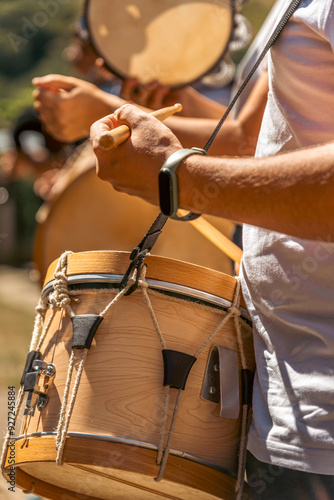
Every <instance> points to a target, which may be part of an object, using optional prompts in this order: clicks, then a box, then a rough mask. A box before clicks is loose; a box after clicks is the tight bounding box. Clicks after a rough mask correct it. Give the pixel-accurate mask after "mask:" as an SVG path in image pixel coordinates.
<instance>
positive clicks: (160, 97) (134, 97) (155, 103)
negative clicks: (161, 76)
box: [121, 78, 170, 109]
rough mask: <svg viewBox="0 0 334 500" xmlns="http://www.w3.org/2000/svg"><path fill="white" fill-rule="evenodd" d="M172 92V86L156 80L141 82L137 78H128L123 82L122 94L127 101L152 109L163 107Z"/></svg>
mask: <svg viewBox="0 0 334 500" xmlns="http://www.w3.org/2000/svg"><path fill="white" fill-rule="evenodd" d="M169 92H170V88H169V87H168V86H166V85H161V84H159V83H158V82H156V81H154V82H151V83H148V84H145V85H143V84H141V83H139V81H138V80H137V79H135V78H128V79H127V80H125V81H124V82H123V85H122V90H121V96H122V97H123V98H124V99H126V100H127V101H133V102H136V103H137V104H140V105H141V106H145V107H147V108H151V109H159V108H161V107H163V101H164V98H165V97H166V95H167V94H168V93H169Z"/></svg>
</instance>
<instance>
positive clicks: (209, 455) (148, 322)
mask: <svg viewBox="0 0 334 500" xmlns="http://www.w3.org/2000/svg"><path fill="white" fill-rule="evenodd" d="M77 255H78V257H81V258H83V261H82V263H81V264H80V261H79V263H78V261H75V257H76V256H75V255H74V257H73V256H71V257H72V264H71V260H70V265H69V268H68V274H69V275H73V276H76V273H77V270H78V268H81V269H82V273H85V272H86V268H87V267H88V268H90V269H91V271H92V272H93V271H96V272H102V271H103V272H104V273H105V271H106V269H107V268H108V269H109V270H110V273H113V274H114V273H116V274H122V273H124V271H125V269H126V266H127V259H128V254H123V253H113V252H108V254H107V253H105V252H101V253H99V252H98V253H94V252H92V253H87V254H84V253H83V254H77ZM71 257H70V258H71ZM105 257H106V258H105ZM94 260H95V262H96V265H95V266H92V265H91V262H93V261H94ZM106 260H107V268H106V264H105V262H106ZM111 263H112V264H111ZM147 263H148V269H147V276H148V278H150V279H152V278H163V280H166V279H168V277H169V280H170V281H171V282H174V283H175V282H176V284H178V282H179V283H181V282H183V283H184V281H186V284H187V286H189V285H190V286H191V287H193V286H194V284H195V283H196V280H197V282H201V281H203V278H204V277H205V276H207V275H208V273H207V270H205V269H203V268H199V267H198V268H197V266H191V265H189V264H187V265H185V264H184V263H180V262H176V261H171V260H169V259H164V258H159V257H153V256H152V257H148V259H147ZM53 268H54V266H53ZM157 269H159V275H158V276H157V274H156V273H157ZM51 274H52V273H50V274H49V276H51ZM185 276H187V278H186V280H185V279H184V278H185ZM48 279H49V278H48ZM92 281H93V279H92ZM219 282H220V285H223V286H220V289H224V288H225V290H224V292H226V291H227V292H226V293H225V297H226V296H227V300H231V298H232V296H233V293H234V289H235V285H236V280H235V279H233V278H232V277H230V276H224V275H222V274H221V273H214V272H213V274H212V284H211V285H208V283H205V284H204V286H203V288H204V289H208V288H213V289H215V288H216V287H217V284H218V283H219ZM222 282H223V283H222ZM73 286H74V285H73ZM86 286H87V288H86ZM115 293H116V291H114V290H110V289H106V288H98V289H95V288H94V287H93V286H90V285H89V283H87V284H85V288H84V289H82V290H78V291H76V292H75V295H74V297H75V298H77V299H79V301H80V302H79V303H77V304H75V303H73V304H72V308H73V311H74V313H75V314H99V313H100V312H101V311H102V310H103V309H104V308H105V307H106V305H107V304H108V303H109V302H110V300H111V299H112V297H113V296H114V295H115ZM150 298H151V301H152V305H153V309H154V311H155V314H156V316H157V319H158V322H159V325H160V328H161V331H162V332H163V336H164V338H165V342H166V344H167V348H168V349H175V350H179V351H182V352H186V353H188V354H194V352H196V350H197V349H198V347H199V346H200V345H201V344H202V343H203V342H204V341H205V340H206V338H207V337H208V336H209V335H210V333H211V332H212V331H214V329H215V328H216V326H217V324H218V323H219V322H220V321H221V320H222V318H223V316H224V314H226V313H222V311H220V310H218V309H216V308H214V307H210V306H208V305H207V304H206V305H204V304H197V303H194V302H192V301H188V300H184V299H182V300H181V299H176V298H174V297H166V296H165V295H162V294H161V293H160V294H159V293H157V292H152V293H151V294H150ZM50 314H51V310H49V311H48V312H47V316H46V318H45V324H46V323H47V321H48V318H49V316H50ZM241 332H242V337H243V340H244V343H245V351H246V357H247V360H248V365H249V366H250V367H253V365H254V359H253V351H252V336H251V328H250V326H249V325H248V324H247V322H245V321H242V322H241ZM71 342H72V327H71V321H70V318H69V316H68V315H67V314H65V313H64V311H62V312H60V311H59V312H57V314H56V316H55V318H54V319H53V321H52V324H51V327H50V330H49V332H48V335H47V337H46V339H45V341H44V343H43V346H42V349H41V352H42V358H43V360H44V361H46V362H53V363H54V364H55V366H56V369H57V374H56V378H55V381H54V385H53V386H52V387H51V388H50V390H49V392H48V395H49V398H50V400H49V403H48V405H47V407H46V408H45V410H43V411H42V412H41V413H39V412H38V411H36V413H35V416H34V417H33V418H32V419H31V422H30V424H29V428H28V436H30V437H29V442H30V443H31V444H29V446H31V449H32V450H34V447H35V446H37V444H38V442H41V441H42V440H43V439H49V440H50V438H51V439H52V440H54V431H55V429H56V428H57V425H58V419H59V412H60V404H61V401H62V396H63V393H64V386H65V380H66V373H67V368H68V363H69V357H70V351H71ZM213 344H215V345H221V346H225V347H228V348H229V349H233V350H235V351H237V352H238V347H237V339H236V332H235V326H234V322H233V320H232V319H231V320H229V321H228V323H227V324H226V325H225V326H224V328H223V329H222V331H221V332H220V333H219V334H218V335H217V336H216V337H215V338H214V340H213V341H211V342H210V343H209V344H208V346H207V347H206V348H205V349H204V351H203V352H202V353H201V354H200V355H199V356H198V359H197V361H196V362H195V364H194V366H193V368H192V370H191V372H190V375H189V378H188V381H187V385H186V388H185V391H184V392H183V394H182V399H181V405H180V409H179V413H178V417H177V423H176V427H175V431H174V436H173V441H172V454H171V457H170V458H171V460H172V463H173V459H175V456H174V457H173V454H174V455H175V453H176V454H177V452H180V454H181V455H182V454H186V455H188V456H190V457H195V458H196V460H197V461H199V463H202V464H205V466H207V465H208V464H209V463H210V464H211V465H210V467H212V469H215V468H218V469H220V468H222V469H225V470H227V471H230V473H232V474H233V473H235V472H236V462H237V454H238V446H239V438H240V419H237V420H233V419H222V418H221V417H219V408H218V406H217V405H214V404H212V403H210V402H208V401H205V400H202V399H201V398H200V392H201V386H202V382H203V378H204V372H205V369H206V363H207V359H208V354H209V351H210V348H211V346H212V345H213ZM239 361H240V360H239ZM74 375H75V373H74ZM162 380H163V363H162V355H161V345H160V342H159V340H158V337H157V333H156V331H155V329H154V327H153V323H152V319H151V317H150V314H149V311H148V309H147V305H146V304H145V301H144V299H143V296H142V293H141V292H140V291H136V292H134V293H133V294H132V295H130V296H129V297H122V298H121V299H120V301H119V302H117V304H116V305H115V306H114V308H113V309H112V310H111V311H110V312H109V313H108V315H107V316H106V317H105V319H104V320H103V322H102V323H101V325H100V326H99V328H98V332H97V334H96V336H95V338H94V340H93V343H92V346H91V349H90V350H89V352H88V356H87V359H86V362H85V368H84V373H83V376H82V379H81V383H80V387H79V391H78V394H77V398H76V402H75V406H74V410H73V414H72V417H71V422H70V426H69V437H68V438H67V444H66V446H68V447H70V446H71V445H72V442H73V443H75V441H76V439H77V437H78V436H81V437H86V438H87V439H86V441H85V452H84V454H85V457H84V458H82V456H81V455H82V452H81V455H80V456H81V462H80V463H81V465H80V463H79V464H77V465H78V466H79V467H80V466H81V467H83V466H84V465H87V464H90V465H93V466H94V467H104V468H105V467H107V469H108V470H110V468H115V469H117V470H121V471H122V470H127V468H128V467H129V465H128V464H129V459H128V454H127V452H124V450H123V451H122V453H121V452H120V451H119V449H118V448H117V446H116V449H115V447H113V443H112V442H109V443H107V444H108V446H109V451H108V453H107V457H108V459H107V463H108V465H107V464H106V462H105V461H104V462H103V460H102V463H101V462H100V463H99V459H98V456H96V455H94V450H96V449H99V446H101V445H102V444H103V442H105V441H106V440H107V439H111V440H112V439H113V438H116V440H117V439H121V440H124V441H128V442H134V443H146V444H147V443H148V444H149V445H153V447H157V445H158V442H159V436H160V429H161V416H162V407H163V395H164V388H163V386H162ZM231 383H233V381H231ZM234 383H235V381H234ZM173 392H174V394H173ZM175 392H176V391H172V393H171V402H170V407H171V409H172V407H173V402H174V401H175ZM169 416H170V412H169ZM34 433H42V434H41V435H38V434H34ZM43 434H45V436H44V437H43ZM89 439H91V440H90V441H89ZM36 442H37V444H36ZM29 446H28V448H27V449H23V451H22V450H20V449H19V448H18V452H17V464H18V465H19V469H20V470H21V472H23V473H26V474H29V475H31V476H32V477H34V475H35V474H36V475H37V479H41V477H40V476H41V474H43V468H42V469H41V468H40V467H41V463H43V459H41V457H36V456H33V454H32V455H29ZM130 451H131V453H133V452H134V449H133V446H132V448H131V450H130ZM141 452H142V450H141V445H140V444H139V445H138V458H139V460H138V462H137V465H136V468H135V469H134V470H133V469H132V470H131V472H135V473H137V474H144V475H148V476H149V475H151V476H152V475H153V474H152V470H151V469H150V470H148V469H146V470H145V468H144V470H143V469H142V464H141V463H140V458H141ZM32 453H33V452H32ZM55 455H56V453H55V450H54V452H53V455H52V453H51V455H50V453H49V452H48V453H46V456H47V458H48V460H47V462H48V464H49V465H48V466H47V467H48V471H49V472H50V471H51V472H52V475H54V477H55V478H56V479H55V482H54V483H53V485H57V486H58V487H59V486H61V473H59V466H57V465H56V464H55V463H54V467H55V469H54V470H53V469H52V468H50V467H51V464H50V463H49V462H50V457H52V460H51V462H54V461H55ZM92 456H94V461H93V464H92V463H91V462H90V459H91V457H92ZM39 460H41V462H40V463H39V465H38V464H37V465H36V464H35V462H39ZM196 460H195V462H196ZM21 461H22V462H21ZM65 461H66V448H65ZM24 462H26V464H24ZM184 462H186V463H187V459H184ZM154 466H155V464H154ZM155 467H156V466H155ZM41 471H42V472H41ZM157 471H158V468H157V467H156V471H155V472H157ZM167 472H168V466H167ZM59 474H60V476H59ZM65 476H66V474H65ZM178 476H179V481H180V483H181V485H182V486H183V487H185V485H186V481H185V482H183V480H182V472H180V470H179V471H178ZM167 477H168V475H167ZM202 480H203V481H204V482H205V476H203V478H202ZM50 482H51V484H52V479H51V480H50ZM163 482H164V481H163ZM220 486H221V485H220ZM202 487H203V488H204V491H205V487H204V486H202ZM64 489H66V486H64ZM66 491H67V490H66ZM187 494H188V495H189V493H188V492H187ZM191 495H193V493H192V494H191ZM96 497H98V498H100V496H98V495H96ZM217 497H218V498H225V497H220V496H218V495H217ZM50 498H57V497H56V496H50ZM69 498H72V497H69ZM101 498H109V497H101ZM120 498H127V497H120ZM173 498H182V499H183V498H184V499H188V498H192V496H187V495H186V494H185V495H184V496H175V497H173ZM199 498H201V499H202V498H203V499H204V498H212V497H211V496H208V497H205V496H203V497H199ZM226 498H232V497H226Z"/></svg>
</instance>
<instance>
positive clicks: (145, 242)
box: [121, 0, 301, 295]
mask: <svg viewBox="0 0 334 500" xmlns="http://www.w3.org/2000/svg"><path fill="white" fill-rule="evenodd" d="M300 1H301V0H292V2H291V3H290V4H289V6H288V8H287V9H286V11H285V12H284V14H283V16H282V18H281V19H280V21H279V23H278V24H277V26H276V28H275V29H274V31H273V33H272V35H271V36H270V38H269V40H268V42H267V43H266V45H265V47H264V49H263V50H262V52H261V54H260V55H259V57H258V59H257V61H256V62H255V64H254V66H253V67H252V69H251V70H250V72H249V74H248V75H247V77H246V78H245V80H244V82H243V83H242V85H241V86H240V88H239V90H238V91H237V92H236V94H235V96H234V97H233V99H232V101H231V103H230V104H229V106H228V107H227V109H226V111H225V113H224V114H223V116H222V117H221V119H220V121H219V122H218V124H217V126H216V128H215V129H214V131H213V132H212V134H211V137H210V138H209V140H208V141H207V143H206V144H205V146H204V148H203V149H204V150H205V151H208V150H209V148H210V146H211V144H212V143H213V141H214V140H215V138H216V137H217V135H218V132H219V131H220V129H221V127H222V125H223V124H224V122H225V121H226V118H227V117H228V115H229V114H230V112H231V111H232V109H233V107H234V105H235V104H236V102H237V100H238V99H239V97H240V95H241V94H242V92H243V91H244V90H245V87H246V86H247V84H248V82H249V81H250V79H251V78H252V76H253V75H254V73H255V71H256V70H257V69H258V67H259V66H260V64H261V62H262V61H263V59H264V57H265V55H266V54H267V52H268V51H269V49H270V47H271V46H272V45H273V44H274V43H275V41H276V40H277V38H278V36H279V35H280V33H281V32H282V30H283V28H284V27H285V25H286V24H287V22H288V20H289V19H290V17H291V16H292V14H293V13H294V11H295V10H296V8H297V7H298V5H299V4H300ZM200 215H201V214H196V213H193V212H189V214H187V215H186V216H184V217H181V218H180V219H179V220H182V221H184V222H187V221H190V220H193V219H197V218H198V217H200ZM167 220H168V217H167V216H166V215H164V214H162V213H160V214H159V215H158V217H157V218H156V220H155V221H154V222H153V224H152V226H151V227H150V229H149V230H148V232H147V233H146V235H145V236H144V238H143V239H142V241H141V242H140V243H139V245H138V246H136V247H135V248H134V249H133V251H132V252H131V255H130V260H131V264H130V266H129V268H128V270H127V271H126V273H125V275H124V277H123V280H122V282H121V289H123V288H125V287H126V285H127V282H128V280H129V278H130V276H131V275H132V274H133V272H134V271H135V270H137V274H136V283H135V284H134V285H132V286H131V287H130V288H129V290H128V291H127V292H126V295H130V294H131V293H132V292H134V291H135V290H136V288H137V287H138V281H139V276H140V269H141V266H142V264H143V261H144V259H145V257H146V255H147V254H148V253H149V252H150V251H151V249H152V248H153V245H154V244H155V242H156V241H157V239H158V237H159V236H160V234H161V233H162V229H163V227H164V225H165V224H166V222H167Z"/></svg>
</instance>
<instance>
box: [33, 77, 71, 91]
mask: <svg viewBox="0 0 334 500" xmlns="http://www.w3.org/2000/svg"><path fill="white" fill-rule="evenodd" d="M32 83H33V85H35V87H39V88H42V89H50V88H51V89H55V90H66V91H70V90H72V89H73V88H74V87H75V86H76V85H77V83H78V80H77V78H73V77H69V76H63V75H46V76H42V77H36V78H33V80H32Z"/></svg>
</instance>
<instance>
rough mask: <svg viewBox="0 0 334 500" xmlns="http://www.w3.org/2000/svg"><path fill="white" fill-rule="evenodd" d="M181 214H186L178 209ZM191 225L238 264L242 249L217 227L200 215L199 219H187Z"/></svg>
mask: <svg viewBox="0 0 334 500" xmlns="http://www.w3.org/2000/svg"><path fill="white" fill-rule="evenodd" d="M179 212H180V214H181V215H186V213H187V212H186V211H185V210H179ZM189 222H190V224H191V225H192V226H194V228H195V229H197V231H199V232H200V233H201V234H203V236H205V237H206V238H207V239H208V240H209V241H211V243H213V244H214V245H216V247H218V248H219V249H220V250H222V252H224V253H225V254H226V255H227V256H228V257H230V259H232V260H234V261H235V262H238V263H239V264H240V261H241V257H242V250H241V248H239V247H238V246H237V245H236V244H235V243H233V241H231V240H230V239H229V238H227V236H225V235H224V234H222V233H221V232H220V231H219V230H218V229H216V228H215V227H214V226H213V225H212V224H210V222H208V221H207V220H205V219H203V217H200V218H199V219H195V220H191V221H189Z"/></svg>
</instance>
